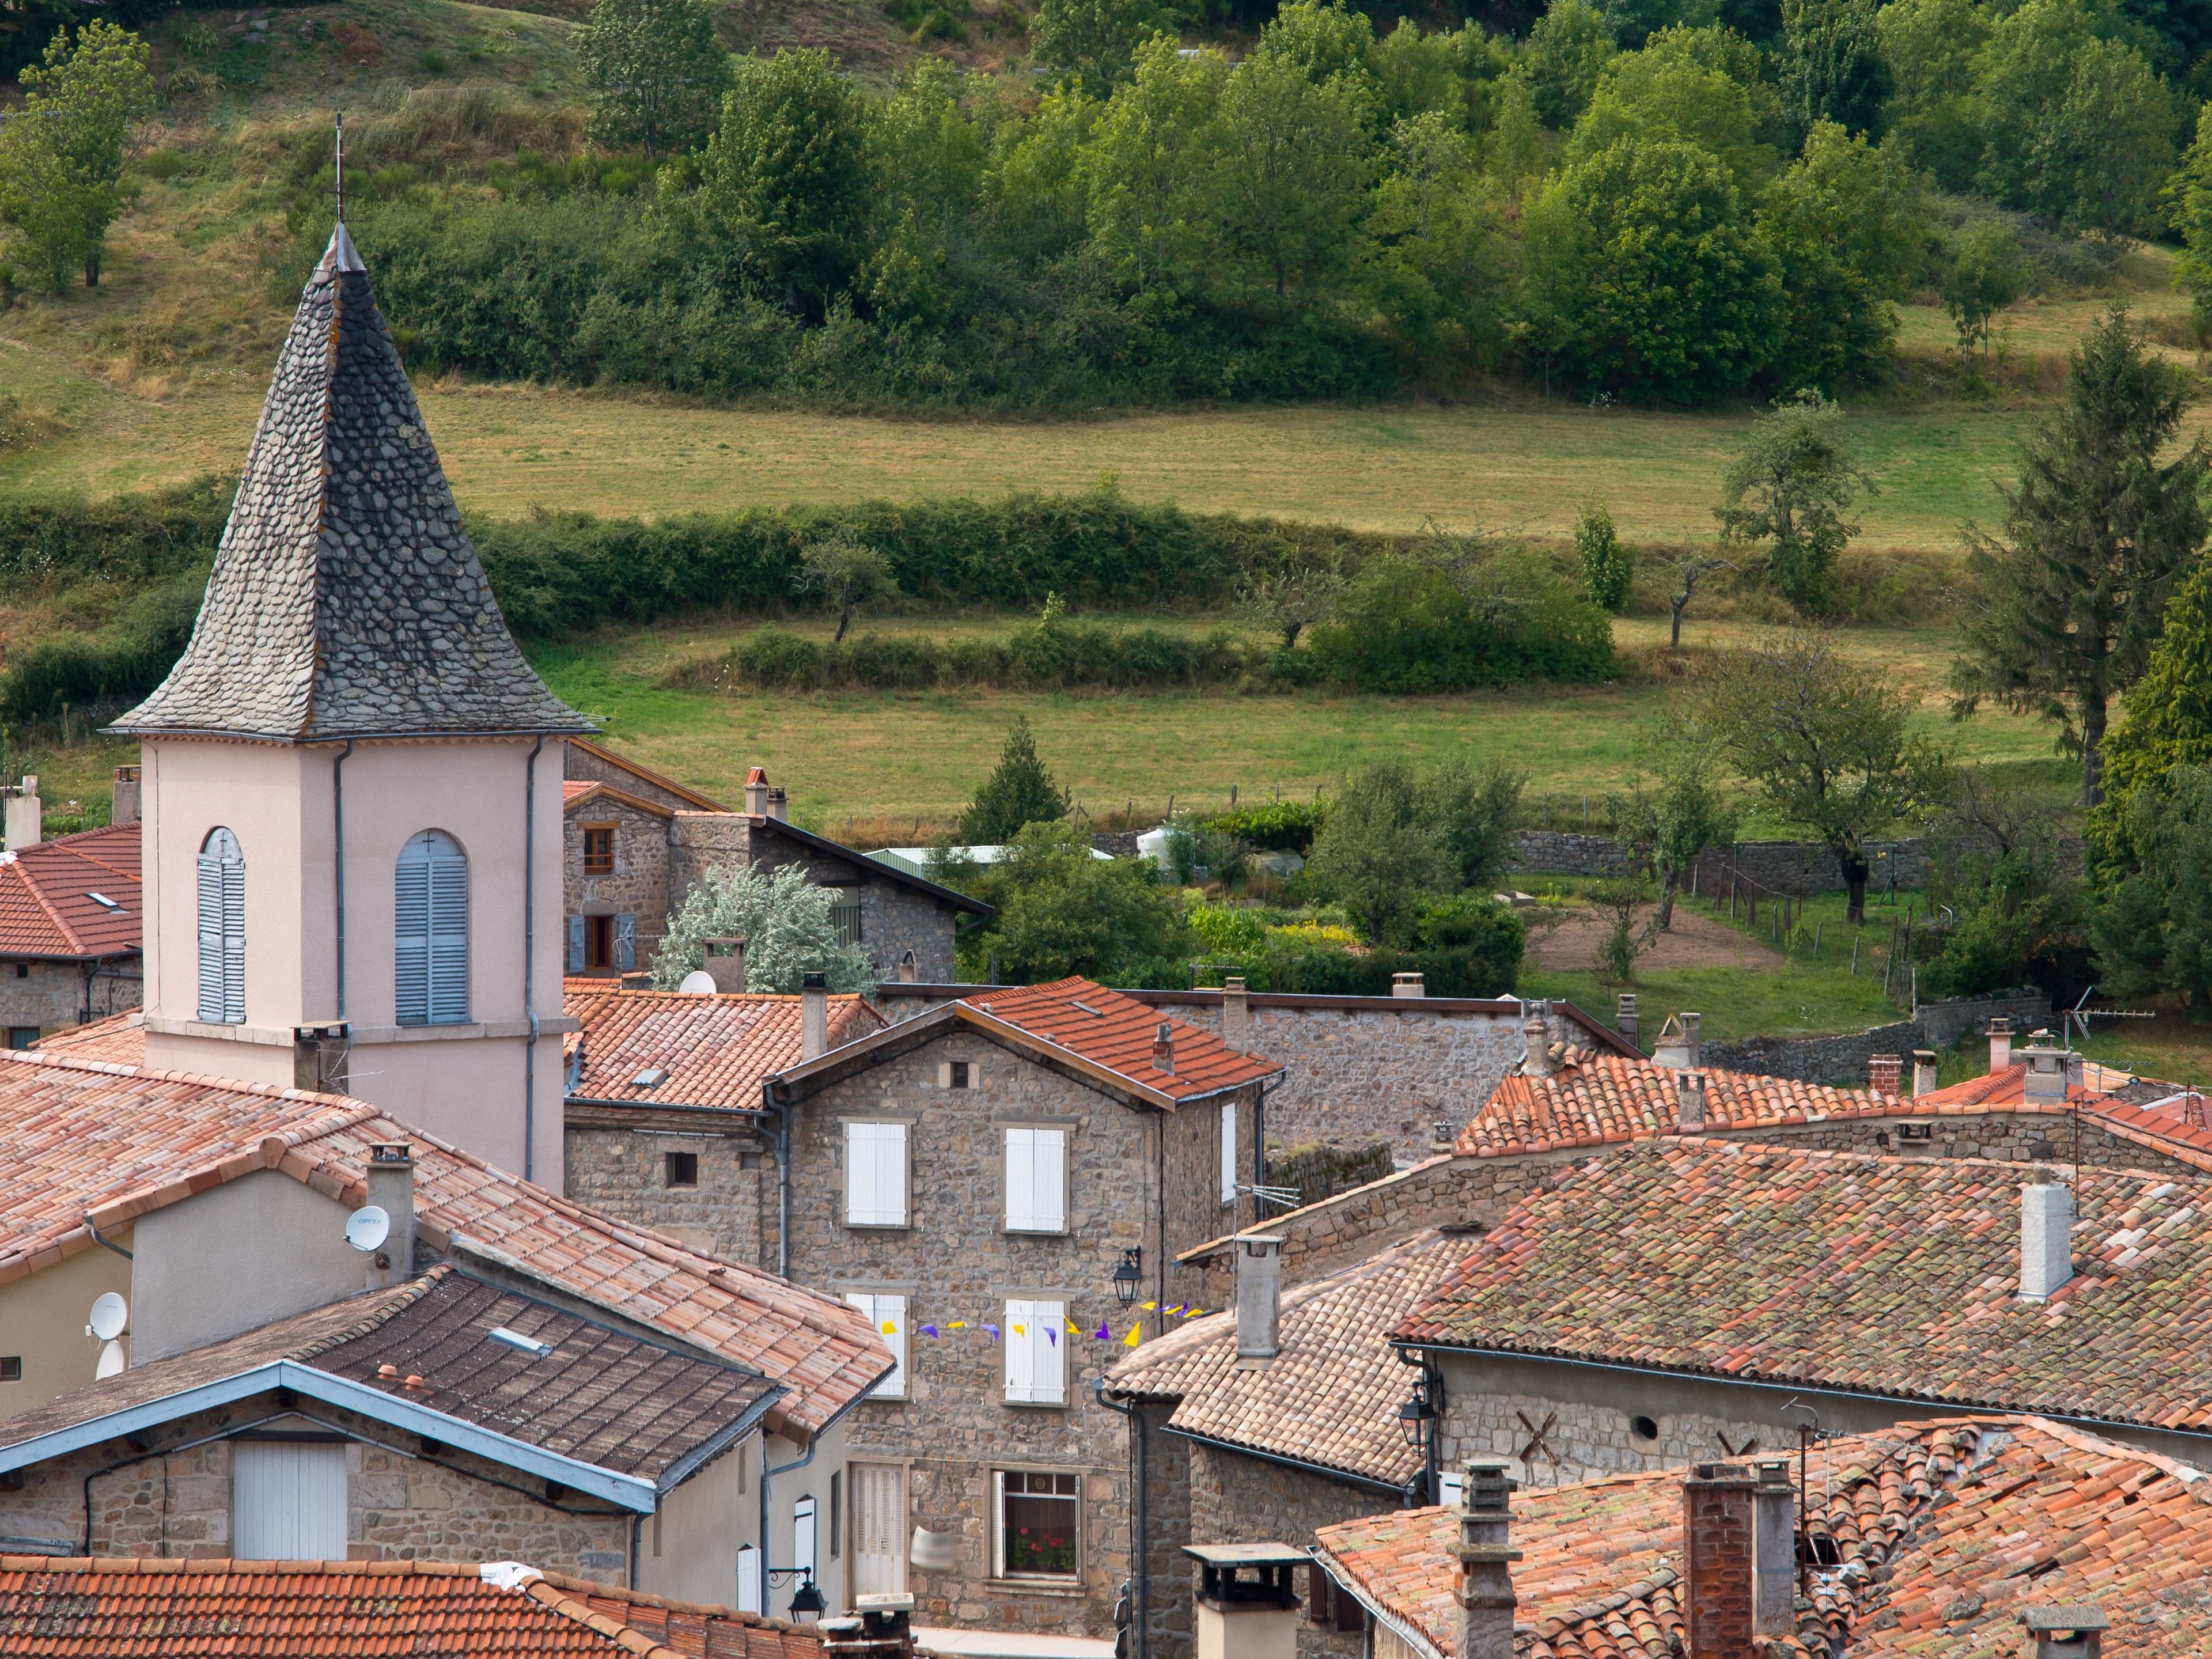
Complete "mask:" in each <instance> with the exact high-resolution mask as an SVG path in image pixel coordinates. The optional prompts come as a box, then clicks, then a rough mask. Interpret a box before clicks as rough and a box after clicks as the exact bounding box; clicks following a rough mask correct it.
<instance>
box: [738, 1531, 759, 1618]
mask: <svg viewBox="0 0 2212 1659" xmlns="http://www.w3.org/2000/svg"><path fill="white" fill-rule="evenodd" d="M760 1610H761V1554H760V1552H759V1551H758V1550H757V1549H755V1548H754V1547H752V1546H751V1545H750V1544H740V1545H738V1612H739V1613H758V1612H759V1611H760Z"/></svg>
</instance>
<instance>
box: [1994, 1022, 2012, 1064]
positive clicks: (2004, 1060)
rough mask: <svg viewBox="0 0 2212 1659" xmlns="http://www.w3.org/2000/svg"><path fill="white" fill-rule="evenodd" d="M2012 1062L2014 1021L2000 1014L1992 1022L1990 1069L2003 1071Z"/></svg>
mask: <svg viewBox="0 0 2212 1659" xmlns="http://www.w3.org/2000/svg"><path fill="white" fill-rule="evenodd" d="M2011 1064H2012V1022H2011V1021H2010V1020H2008V1019H2007V1018H2005V1017H2004V1016H2003V1015H2002V1014H1999V1015H1998V1016H1997V1017H1996V1018H1995V1019H1993V1020H1991V1021H1990V1071H1991V1072H1992V1073H1996V1072H2002V1070H2004V1068H2005V1067H2006V1066H2009V1065H2011Z"/></svg>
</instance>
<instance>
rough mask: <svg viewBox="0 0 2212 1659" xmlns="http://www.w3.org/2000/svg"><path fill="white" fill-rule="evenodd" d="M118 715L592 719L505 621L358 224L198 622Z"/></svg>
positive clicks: (306, 333) (316, 286) (208, 721)
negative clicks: (564, 696)
mask: <svg viewBox="0 0 2212 1659" xmlns="http://www.w3.org/2000/svg"><path fill="white" fill-rule="evenodd" d="M111 729H112V730H114V731H118V732H207V733H222V734H226V735H230V736H237V737H253V738H268V739H271V740H275V741H279V742H308V741H323V740H326V739H329V738H347V737H419V736H423V735H427V734H432V733H486V734H489V733H495V732H496V733H521V734H525V735H526V734H529V733H532V732H539V733H545V734H549V735H550V734H554V733H563V732H576V733H582V732H589V731H591V730H592V729H593V728H592V724H591V722H590V721H588V720H586V719H585V718H584V717H583V716H582V715H581V714H578V713H577V712H576V711H575V710H574V709H573V708H569V707H568V705H567V704H566V703H564V702H562V701H561V700H560V699H559V698H558V697H556V696H554V695H553V694H552V692H551V691H550V690H547V689H546V686H545V683H544V681H543V680H541V679H539V678H538V676H537V674H536V673H535V672H534V671H532V668H531V666H530V665H529V664H528V663H527V662H526V661H524V660H523V656H522V653H521V651H520V650H519V649H518V648H517V647H516V646H515V643H514V640H513V636H512V635H509V634H508V632H507V623H506V620H505V618H504V617H501V615H500V610H499V602H498V600H497V599H495V598H494V597H493V595H492V591H491V584H490V583H489V581H488V580H485V577H484V573H483V566H482V565H481V564H480V563H479V562H477V553H476V549H475V548H474V547H473V546H471V544H470V543H469V538H468V534H467V532H465V530H463V529H462V527H461V515H460V513H459V509H458V508H456V507H454V505H453V491H452V489H449V488H448V487H447V483H446V475H445V473H444V472H443V471H442V470H441V468H440V467H439V465H438V455H437V451H436V449H435V447H433V446H432V444H431V441H430V435H429V433H428V430H427V429H426V428H424V426H423V423H422V410H421V409H419V408H418V407H416V402H415V392H414V388H413V387H411V386H409V385H408V383H407V371H406V370H405V369H404V368H402V367H401V366H400V362H399V353H398V348H397V347H395V346H394V345H393V344H392V335H391V332H390V331H389V330H387V329H386V327H385V325H384V318H383V316H382V314H381V313H380V312H379V311H378V309H377V305H376V296H375V295H374V293H372V292H371V291H370V289H369V281H368V271H367V270H364V269H362V263H361V256H360V255H359V254H358V253H357V252H355V250H354V246H353V241H352V239H351V238H350V237H349V236H348V235H347V234H346V229H345V227H344V226H343V225H340V226H339V227H338V228H337V231H336V232H335V233H334V234H332V235H331V245H330V247H329V249H328V251H327V252H325V253H324V255H323V258H322V260H321V262H320V263H319V264H317V265H316V267H315V270H314V272H313V275H312V276H309V277H308V279H307V287H306V288H305V289H303V290H302V291H301V295H300V305H299V309H298V310H297V311H296V312H295V313H294V315H293V319H292V327H291V331H290V332H289V334H288V335H287V336H286V337H285V340H284V345H283V351H282V352H281V354H280V355H279V356H278V357H277V360H276V374H275V375H274V376H273V378H272V379H271V380H270V386H269V396H268V398H267V400H266V401H265V402H264V404H263V405H262V410H261V422H260V425H259V426H258V428H256V430H255V432H254V435H253V447H252V450H251V451H250V452H249V453H247V455H246V471H245V473H244V476H243V477H240V480H239V484H238V495H237V497H236V499H235V501H234V502H233V503H232V506H231V510H230V520H229V522H228V524H227V525H225V526H224V527H223V532H222V545H221V546H220V547H218V548H217V549H216V556H215V568H214V570H213V571H212V572H211V573H210V575H209V577H208V587H207V598H206V599H205V600H204V602H203V603H202V604H201V606H200V612H199V618H198V621H197V623H196V624H195V625H194V627H193V629H192V637H191V641H190V642H189V643H188V644H187V645H186V646H185V650H184V654H183V655H182V656H180V657H179V658H178V659H177V662H176V665H175V666H174V667H173V668H171V669H170V671H169V673H168V676H167V678H165V679H164V680H163V681H162V682H161V684H160V685H159V686H157V687H155V690H154V692H153V694H152V695H151V696H149V697H147V699H146V700H145V701H144V702H142V703H140V704H139V705H138V706H137V708H133V709H131V711H130V712H129V713H128V714H125V715H123V716H122V717H121V718H120V719H119V720H117V721H116V723H115V725H114V726H113V727H112V728H111Z"/></svg>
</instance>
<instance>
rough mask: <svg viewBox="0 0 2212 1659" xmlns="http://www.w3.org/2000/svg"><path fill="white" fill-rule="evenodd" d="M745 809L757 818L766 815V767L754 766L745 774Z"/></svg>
mask: <svg viewBox="0 0 2212 1659" xmlns="http://www.w3.org/2000/svg"><path fill="white" fill-rule="evenodd" d="M745 811H748V812H750V813H751V814H752V815H753V816H754V817H757V818H764V817H767V816H768V769H767V768H765V767H761V766H756V767H755V768H753V769H752V770H751V771H750V772H748V773H746V774H745Z"/></svg>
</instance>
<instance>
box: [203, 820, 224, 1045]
mask: <svg viewBox="0 0 2212 1659" xmlns="http://www.w3.org/2000/svg"><path fill="white" fill-rule="evenodd" d="M222 981H223V949H222V860H221V859H216V858H210V857H209V856H208V854H205V853H203V854H200V1018H202V1019H203V1020H204V1021H206V1022H207V1023H208V1024H211V1025H212V1024H220V1023H221V1022H222Z"/></svg>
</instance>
